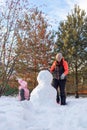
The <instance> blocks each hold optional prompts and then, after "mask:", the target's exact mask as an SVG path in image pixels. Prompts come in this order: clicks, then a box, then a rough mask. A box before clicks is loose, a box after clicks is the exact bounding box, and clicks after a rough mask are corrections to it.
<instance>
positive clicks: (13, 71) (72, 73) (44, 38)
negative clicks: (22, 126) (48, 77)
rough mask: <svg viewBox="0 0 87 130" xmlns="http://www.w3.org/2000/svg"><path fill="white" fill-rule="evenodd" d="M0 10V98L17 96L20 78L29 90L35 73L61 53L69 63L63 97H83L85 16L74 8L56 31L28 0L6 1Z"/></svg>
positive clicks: (85, 81)
mask: <svg viewBox="0 0 87 130" xmlns="http://www.w3.org/2000/svg"><path fill="white" fill-rule="evenodd" d="M3 8H4V10H2V9H1V10H0V96H1V95H13V94H16V93H18V85H19V84H18V81H17V80H18V79H19V78H23V79H24V80H25V81H27V83H28V87H29V90H30V91H32V90H33V89H34V88H35V87H36V85H37V74H38V73H39V71H41V70H43V69H48V70H49V68H50V66H51V65H52V63H53V61H54V59H55V55H56V53H58V52H62V53H63V56H64V58H65V59H66V60H67V62H68V64H69V75H68V77H67V87H66V92H67V94H75V96H76V97H79V94H83V93H86V94H87V15H86V12H85V10H82V9H81V8H80V7H79V6H78V5H74V7H73V9H72V11H71V12H69V13H68V14H67V16H66V20H62V21H60V23H59V25H58V29H57V31H56V30H54V29H53V28H52V25H51V24H50V23H49V19H48V17H47V16H46V15H45V14H44V13H43V12H42V11H41V10H40V9H39V8H38V7H32V8H30V5H29V2H28V0H26V1H24V0H22V2H21V0H11V1H6V2H5V5H4V6H3Z"/></svg>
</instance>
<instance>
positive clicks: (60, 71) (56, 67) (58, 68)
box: [50, 53, 68, 105]
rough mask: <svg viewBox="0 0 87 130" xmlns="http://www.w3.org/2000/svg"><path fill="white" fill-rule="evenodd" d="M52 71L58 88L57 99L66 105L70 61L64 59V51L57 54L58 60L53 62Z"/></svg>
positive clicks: (54, 82) (53, 83) (55, 86)
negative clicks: (66, 85) (66, 86)
mask: <svg viewBox="0 0 87 130" xmlns="http://www.w3.org/2000/svg"><path fill="white" fill-rule="evenodd" d="M50 72H51V73H52V74H53V81H52V85H53V87H54V88H55V89H56V90H57V97H56V101H57V103H60V104H61V105H66V94H65V84H66V76H67V74H68V63H67V61H65V60H64V58H63V56H62V53H58V54H57V55H56V60H55V61H54V62H53V64H52V66H51V68H50ZM59 91H60V97H59Z"/></svg>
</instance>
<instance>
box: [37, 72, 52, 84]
mask: <svg viewBox="0 0 87 130" xmlns="http://www.w3.org/2000/svg"><path fill="white" fill-rule="evenodd" d="M52 79H53V76H52V74H51V73H50V72H49V71H48V70H42V71H40V72H39V74H38V76H37V81H38V83H39V84H51V82H52Z"/></svg>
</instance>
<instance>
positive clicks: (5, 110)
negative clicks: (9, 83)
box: [0, 70, 87, 130]
mask: <svg viewBox="0 0 87 130" xmlns="http://www.w3.org/2000/svg"><path fill="white" fill-rule="evenodd" d="M37 80H38V85H37V86H36V87H35V89H34V90H33V91H32V93H31V96H30V100H28V101H27V100H24V101H19V100H18V96H14V97H11V96H8V97H6V96H2V97H0V130H87V97H84V98H82V97H80V98H78V99H76V98H75V97H73V96H70V97H67V98H66V99H67V105H64V106H63V105H60V104H57V103H56V102H55V97H56V91H55V89H54V88H53V87H52V86H51V84H50V83H51V82H52V81H51V80H52V75H51V74H50V72H48V71H47V70H43V71H40V72H39V74H38V76H37Z"/></svg>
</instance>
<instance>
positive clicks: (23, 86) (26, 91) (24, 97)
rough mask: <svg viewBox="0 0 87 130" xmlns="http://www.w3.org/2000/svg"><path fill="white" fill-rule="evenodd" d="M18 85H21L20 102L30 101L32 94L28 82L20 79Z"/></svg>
mask: <svg viewBox="0 0 87 130" xmlns="http://www.w3.org/2000/svg"><path fill="white" fill-rule="evenodd" d="M18 83H19V84H20V86H19V100H20V101H23V100H29V98H30V94H29V89H28V88H27V82H26V81H24V80H22V79H19V80H18Z"/></svg>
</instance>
